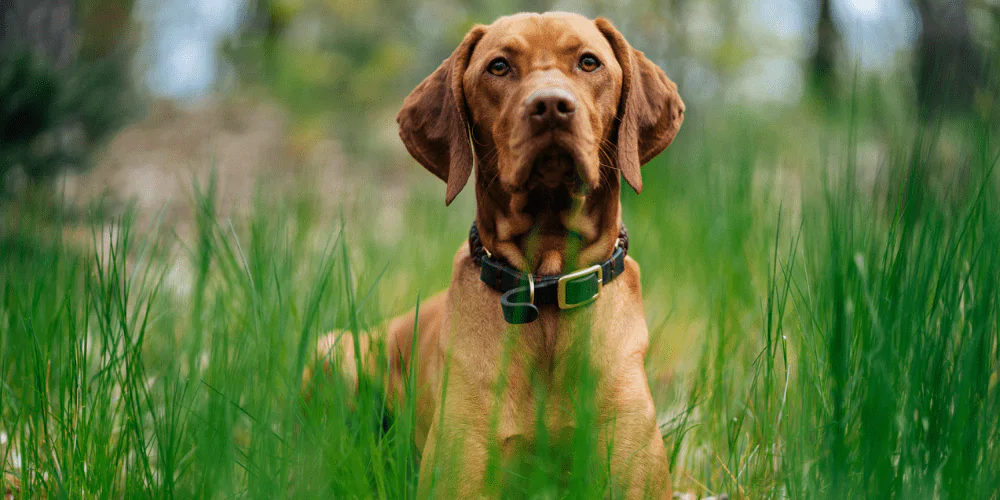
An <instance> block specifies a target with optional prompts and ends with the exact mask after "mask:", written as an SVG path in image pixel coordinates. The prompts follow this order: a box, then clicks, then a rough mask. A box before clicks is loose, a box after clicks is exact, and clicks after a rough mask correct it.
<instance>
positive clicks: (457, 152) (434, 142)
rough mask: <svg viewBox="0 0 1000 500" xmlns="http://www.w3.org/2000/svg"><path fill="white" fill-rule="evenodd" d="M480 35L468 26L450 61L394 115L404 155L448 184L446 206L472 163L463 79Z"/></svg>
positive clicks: (481, 30)
mask: <svg viewBox="0 0 1000 500" xmlns="http://www.w3.org/2000/svg"><path fill="white" fill-rule="evenodd" d="M485 33H486V27H485V26H482V25H477V26H475V27H473V28H472V30H470V31H469V33H468V34H467V35H465V39H464V40H462V43H461V44H460V45H459V46H458V48H457V49H455V51H454V52H452V53H451V57H449V58H448V59H445V61H444V62H443V63H441V66H438V69H437V70H435V71H434V73H432V74H431V75H430V76H428V77H427V78H426V79H424V81H422V82H420V85H417V88H415V89H413V92H411V93H410V95H409V96H407V97H406V100H405V101H403V109H402V110H400V111H399V114H398V115H397V116H396V122H397V123H399V137H400V138H401V139H402V140H403V144H405V145H406V150H407V151H409V152H410V155H412V156H413V157H414V158H415V159H416V160H417V161H418V162H420V164H421V165H423V166H424V168H426V169H427V170H430V171H431V172H433V173H434V175H436V176H438V177H439V178H441V180H443V181H445V182H446V183H447V184H448V191H447V194H446V195H445V204H446V205H447V204H451V201H452V200H454V199H455V197H456V196H458V193H459V192H460V191H462V188H463V187H465V183H466V182H468V180H469V176H470V175H471V174H472V165H473V162H474V161H475V154H476V153H475V150H474V149H473V148H472V130H471V129H470V128H469V120H468V118H467V117H468V112H467V108H466V105H465V91H464V89H463V84H462V80H463V77H464V75H465V70H466V68H468V66H469V59H470V58H471V57H472V51H473V49H475V46H476V44H477V43H478V42H479V40H481V39H482V38H483V34H485Z"/></svg>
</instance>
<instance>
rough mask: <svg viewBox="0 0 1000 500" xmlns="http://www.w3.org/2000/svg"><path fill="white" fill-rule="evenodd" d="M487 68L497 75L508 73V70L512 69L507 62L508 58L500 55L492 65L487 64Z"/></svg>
mask: <svg viewBox="0 0 1000 500" xmlns="http://www.w3.org/2000/svg"><path fill="white" fill-rule="evenodd" d="M487 68H488V69H489V71H490V73H492V74H494V75H496V76H503V75H506V74H507V72H508V71H510V65H509V64H507V60H506V59H504V58H502V57H498V58H496V59H494V60H493V61H491V62H490V65H489V66H487Z"/></svg>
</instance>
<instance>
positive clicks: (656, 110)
mask: <svg viewBox="0 0 1000 500" xmlns="http://www.w3.org/2000/svg"><path fill="white" fill-rule="evenodd" d="M594 22H595V24H597V29H598V30H600V31H601V33H603V34H604V37H605V38H607V40H608V42H609V43H610V44H611V48H612V50H614V52H615V58H616V59H618V64H619V65H620V66H621V68H622V94H621V100H620V102H619V103H618V119H619V121H618V140H617V146H618V168H619V169H620V170H621V172H622V176H624V177H625V181H626V182H628V183H629V185H630V186H632V189H635V192H636V193H641V192H642V174H641V173H640V172H639V167H641V166H642V165H644V164H646V162H648V161H649V160H652V159H653V157H655V156H656V155H658V154H660V153H661V152H662V151H663V150H664V149H666V148H667V146H669V145H670V143H671V142H672V141H673V140H674V136H676V135H677V131H678V130H680V128H681V123H682V122H683V121H684V101H682V100H681V96H680V95H679V94H678V93H677V85H676V84H674V82H672V81H671V80H670V79H669V78H667V75H665V74H664V73H663V70H661V69H660V68H659V67H657V66H656V65H655V64H653V62H652V61H650V60H649V59H647V58H646V56H645V55H643V53H642V52H640V51H638V50H635V49H633V48H632V46H631V45H629V43H628V42H627V41H625V37H623V36H622V34H621V33H620V32H619V31H618V30H617V29H615V27H614V25H612V24H611V21H608V20H607V19H605V18H603V17H602V18H598V19H597V20H596V21H594Z"/></svg>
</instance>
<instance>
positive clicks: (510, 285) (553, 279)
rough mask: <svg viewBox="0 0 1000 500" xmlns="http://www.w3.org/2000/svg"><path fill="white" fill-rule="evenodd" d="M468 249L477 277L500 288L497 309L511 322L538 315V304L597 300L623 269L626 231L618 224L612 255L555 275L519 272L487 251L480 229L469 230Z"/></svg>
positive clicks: (564, 304) (572, 305)
mask: <svg viewBox="0 0 1000 500" xmlns="http://www.w3.org/2000/svg"><path fill="white" fill-rule="evenodd" d="M469 251H470V252H471V253H472V260H473V262H475V263H476V265H478V266H480V270H481V271H480V275H479V279H481V280H482V281H483V283H486V284H487V285H489V287H490V288H493V289H494V290H496V291H498V292H500V293H501V294H502V295H501V296H500V309H501V310H503V317H504V319H505V320H506V321H507V323H510V324H512V325H519V324H524V323H531V322H532V321H535V319H537V318H538V306H542V305H558V306H559V309H574V308H577V307H580V306H585V305H587V304H590V303H591V302H593V301H595V300H597V297H598V296H599V295H600V294H601V288H602V287H603V286H604V285H605V284H607V283H610V282H611V280H613V279H615V277H617V276H618V275H620V274H622V273H623V272H625V255H626V254H627V253H628V232H627V231H626V230H625V226H622V227H621V230H620V231H619V234H618V241H617V242H616V243H615V249H614V251H613V252H612V253H611V258H610V259H608V260H606V261H604V262H603V263H601V264H595V265H593V266H590V267H587V268H584V269H581V270H579V271H574V272H572V273H568V274H560V275H554V276H535V275H533V274H531V273H525V272H521V271H520V270H518V269H517V268H514V267H512V266H510V265H507V264H505V263H504V262H502V261H501V260H500V259H499V258H498V257H494V256H493V255H491V254H490V252H489V251H488V250H486V248H485V247H483V243H482V241H481V240H480V239H479V230H478V229H477V228H476V224H475V223H473V224H472V228H471V229H470V230H469Z"/></svg>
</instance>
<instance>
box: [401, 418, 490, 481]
mask: <svg viewBox="0 0 1000 500" xmlns="http://www.w3.org/2000/svg"><path fill="white" fill-rule="evenodd" d="M439 416H440V414H439ZM455 418H457V415H456V413H455V412H447V413H445V415H444V419H443V420H439V419H438V418H435V419H434V423H432V424H431V427H430V431H429V432H428V435H427V443H426V444H425V446H424V449H423V454H422V457H421V459H420V477H419V480H418V482H417V498H420V499H428V498H449V499H451V498H486V495H485V483H484V480H485V475H486V462H487V448H486V434H485V426H480V425H479V424H480V423H479V422H478V421H477V420H478V419H477V418H476V417H474V416H471V418H470V416H469V415H463V416H462V420H455ZM441 422H443V424H442V423H441ZM483 424H485V422H483ZM481 431H483V432H481Z"/></svg>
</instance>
